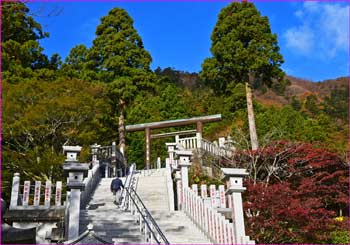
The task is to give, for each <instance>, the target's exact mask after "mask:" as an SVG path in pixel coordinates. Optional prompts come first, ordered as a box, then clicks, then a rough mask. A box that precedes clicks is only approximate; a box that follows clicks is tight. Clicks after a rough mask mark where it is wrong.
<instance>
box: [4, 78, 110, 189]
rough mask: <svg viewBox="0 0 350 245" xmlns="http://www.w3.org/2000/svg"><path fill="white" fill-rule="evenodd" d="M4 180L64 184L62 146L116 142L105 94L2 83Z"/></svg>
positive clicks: (67, 86)
mask: <svg viewBox="0 0 350 245" xmlns="http://www.w3.org/2000/svg"><path fill="white" fill-rule="evenodd" d="M2 92H3V124H2V128H3V148H2V149H3V162H4V164H3V167H4V168H3V173H4V175H3V180H4V181H5V182H6V183H7V185H5V186H4V188H9V186H8V183H10V179H9V178H12V174H13V173H14V172H19V173H21V175H22V176H25V177H29V178H30V179H44V180H45V179H62V168H61V164H62V162H63V156H62V145H63V144H73V145H75V144H79V145H82V146H83V147H88V146H89V145H91V144H93V143H95V142H99V143H100V144H103V143H104V144H106V143H107V142H108V143H110V142H111V141H112V140H113V139H115V138H116V135H115V130H113V127H112V124H111V122H110V119H108V118H106V117H105V116H106V115H109V114H110V112H111V108H110V106H109V104H108V103H106V100H107V98H106V93H105V88H104V87H103V86H101V85H94V84H88V83H85V82H83V81H81V80H65V81H64V82H62V81H60V80H58V81H53V82H45V81H36V80H34V79H33V80H31V81H26V82H22V83H18V84H11V83H9V82H8V81H7V80H4V81H3V90H2Z"/></svg>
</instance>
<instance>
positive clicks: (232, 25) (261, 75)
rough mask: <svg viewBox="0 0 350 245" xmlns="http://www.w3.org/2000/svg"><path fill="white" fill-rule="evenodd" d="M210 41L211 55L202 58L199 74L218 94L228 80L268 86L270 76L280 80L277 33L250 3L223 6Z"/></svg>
mask: <svg viewBox="0 0 350 245" xmlns="http://www.w3.org/2000/svg"><path fill="white" fill-rule="evenodd" d="M211 41H212V45H211V49H210V51H211V53H212V55H213V56H212V57H210V58H207V59H205V60H204V62H203V64H202V71H201V73H200V76H201V78H202V79H203V80H204V82H205V83H206V84H208V85H209V86H211V87H212V88H213V89H214V90H215V91H216V92H217V93H227V92H228V91H227V87H228V85H229V84H231V83H245V82H248V81H249V82H251V83H252V84H251V85H258V84H261V83H263V84H267V85H271V84H272V81H273V79H277V80H279V81H280V80H282V79H283V77H284V73H283V71H282V70H281V69H280V65H281V64H282V63H283V57H282V55H281V54H280V53H279V47H278V44H277V36H276V35H275V34H272V33H271V29H270V25H269V21H268V18H267V17H262V16H261V15H260V12H259V11H258V10H257V9H256V7H255V5H254V4H253V3H248V2H242V3H240V2H234V3H231V4H230V5H228V6H227V7H225V8H223V9H222V10H221V12H220V14H219V17H218V21H217V23H216V25H215V27H214V30H213V32H212V35H211ZM249 76H252V77H253V79H249ZM253 87H254V86H253Z"/></svg>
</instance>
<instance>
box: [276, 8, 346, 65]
mask: <svg viewBox="0 0 350 245" xmlns="http://www.w3.org/2000/svg"><path fill="white" fill-rule="evenodd" d="M295 16H296V17H297V18H298V19H299V20H300V21H301V23H300V24H299V25H297V26H294V27H291V28H290V29H288V30H286V31H285V33H284V35H283V37H284V40H285V41H286V46H287V47H288V48H290V49H291V51H293V52H297V53H299V54H301V55H304V56H310V55H313V56H317V57H319V58H322V59H332V58H334V57H335V56H336V55H337V54H338V53H339V52H347V51H348V43H349V5H341V4H332V3H318V2H305V3H304V4H303V7H302V8H301V9H298V10H297V11H296V12H295Z"/></svg>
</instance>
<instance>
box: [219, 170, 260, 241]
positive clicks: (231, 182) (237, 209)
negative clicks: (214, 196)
mask: <svg viewBox="0 0 350 245" xmlns="http://www.w3.org/2000/svg"><path fill="white" fill-rule="evenodd" d="M221 170H222V171H223V173H224V175H225V178H224V179H225V180H226V183H227V191H226V195H227V197H228V198H230V199H231V201H229V206H231V208H232V220H233V226H234V227H233V228H234V231H235V235H236V236H235V237H236V243H238V244H246V243H249V244H251V243H254V241H250V240H249V237H247V236H246V234H245V227H244V215H243V202H242V192H243V191H245V190H246V188H245V187H243V178H244V177H245V176H248V173H247V171H246V169H242V168H221Z"/></svg>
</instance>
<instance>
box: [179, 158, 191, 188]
mask: <svg viewBox="0 0 350 245" xmlns="http://www.w3.org/2000/svg"><path fill="white" fill-rule="evenodd" d="M175 153H176V155H177V156H178V157H179V166H180V168H181V181H182V188H185V187H188V168H189V167H190V166H191V162H190V157H191V156H192V154H193V153H192V151H175Z"/></svg>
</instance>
